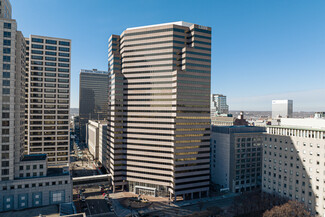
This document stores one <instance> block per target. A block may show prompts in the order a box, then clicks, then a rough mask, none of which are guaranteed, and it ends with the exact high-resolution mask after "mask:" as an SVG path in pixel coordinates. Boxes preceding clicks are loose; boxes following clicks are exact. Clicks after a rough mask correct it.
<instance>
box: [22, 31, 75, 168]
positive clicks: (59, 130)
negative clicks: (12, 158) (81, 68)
mask: <svg viewBox="0 0 325 217" xmlns="http://www.w3.org/2000/svg"><path fill="white" fill-rule="evenodd" d="M27 43H29V56H28V57H27V60H28V67H29V68H28V105H27V108H28V120H27V123H28V126H27V127H28V135H27V140H28V154H39V153H44V154H47V156H48V162H49V164H52V165H53V164H56V165H59V164H62V165H63V164H67V163H69V143H70V139H69V130H70V127H69V109H70V49H71V41H70V40H68V39H62V38H52V37H46V36H36V35H31V36H30V37H29V40H27Z"/></svg>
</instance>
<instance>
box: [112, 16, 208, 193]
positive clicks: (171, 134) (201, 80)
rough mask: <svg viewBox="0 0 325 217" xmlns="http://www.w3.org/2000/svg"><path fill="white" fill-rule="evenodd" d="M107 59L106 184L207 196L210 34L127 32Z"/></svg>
mask: <svg viewBox="0 0 325 217" xmlns="http://www.w3.org/2000/svg"><path fill="white" fill-rule="evenodd" d="M108 53H109V55H108V62H109V80H110V83H109V84H110V88H109V107H108V126H107V134H108V135H107V143H108V149H107V161H108V165H107V166H106V167H107V168H109V170H110V173H111V174H112V179H113V185H114V186H115V187H122V188H123V187H126V188H128V190H129V191H132V192H135V193H140V194H150V195H153V196H170V197H173V198H175V197H176V196H182V197H183V198H184V199H190V198H198V197H200V196H207V195H208V191H209V180H210V174H209V173H210V171H209V163H210V156H209V155H210V154H209V152H210V145H209V142H210V80H211V79H210V77H211V28H210V27H205V26H200V25H197V24H191V23H186V22H173V23H165V24H158V25H152V26H142V27H136V28H128V29H126V30H125V31H124V32H123V33H122V34H121V35H112V36H111V37H110V38H109V45H108Z"/></svg>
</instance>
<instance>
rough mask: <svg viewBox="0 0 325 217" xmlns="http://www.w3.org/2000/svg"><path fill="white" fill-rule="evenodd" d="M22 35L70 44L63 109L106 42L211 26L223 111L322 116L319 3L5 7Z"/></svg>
mask: <svg viewBox="0 0 325 217" xmlns="http://www.w3.org/2000/svg"><path fill="white" fill-rule="evenodd" d="M11 3H12V7H13V18H14V19H16V20H17V22H18V28H19V29H20V30H21V31H22V32H23V34H24V35H25V36H28V35H30V34H35V35H46V36H53V37H63V38H69V39H71V40H72V82H71V83H72V85H71V107H78V105H79V102H78V100H79V98H78V97H79V96H78V94H79V71H80V69H83V68H85V69H92V68H97V69H99V70H107V40H108V38H109V36H110V35H111V34H120V33H121V32H122V31H123V30H125V29H126V28H128V27H135V26H142V25H151V24H158V23H164V22H172V21H186V22H192V23H197V24H200V25H205V26H210V27H212V31H213V35H212V80H211V82H212V92H213V93H222V94H225V95H227V97H228V104H229V105H230V109H232V110H234V109H236V110H271V100H272V99H286V98H290V99H293V100H294V110H295V111H316V110H317V111H320V110H325V85H324V84H325V13H324V11H325V1H324V0H313V1H306V0H214V1H198V0H196V1H193V0H186V1H183V0H177V1H175V0H139V1H137V0H129V1H123V0H120V1H113V0H11Z"/></svg>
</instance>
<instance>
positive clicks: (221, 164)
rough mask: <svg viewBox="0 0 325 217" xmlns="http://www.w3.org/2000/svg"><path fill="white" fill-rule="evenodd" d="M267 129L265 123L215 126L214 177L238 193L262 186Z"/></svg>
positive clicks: (212, 175) (213, 141)
mask: <svg viewBox="0 0 325 217" xmlns="http://www.w3.org/2000/svg"><path fill="white" fill-rule="evenodd" d="M263 132H265V128H262V127H251V126H227V127H225V126H212V128H211V165H210V169H211V181H212V182H213V183H214V184H218V185H220V188H224V189H229V190H230V191H231V192H236V193H238V192H244V191H253V190H258V189H260V187H261V175H262V174H261V173H262V171H261V155H262V148H261V145H262V136H263Z"/></svg>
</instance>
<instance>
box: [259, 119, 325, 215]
mask: <svg viewBox="0 0 325 217" xmlns="http://www.w3.org/2000/svg"><path fill="white" fill-rule="evenodd" d="M282 120H284V119H281V125H280V126H269V127H268V128H267V133H266V134H265V135H264V141H263V149H264V150H263V180H262V181H263V186H262V190H263V191H265V192H268V193H271V194H278V195H279V196H283V197H287V198H289V199H291V200H297V201H300V202H302V203H304V204H305V205H306V206H307V207H308V209H309V211H311V213H312V215H313V216H317V215H319V216H325V193H324V192H325V171H324V165H325V160H324V156H325V119H314V120H308V119H307V120H306V119H292V120H290V121H285V122H282ZM310 123H313V127H310ZM298 124H299V125H298Z"/></svg>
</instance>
